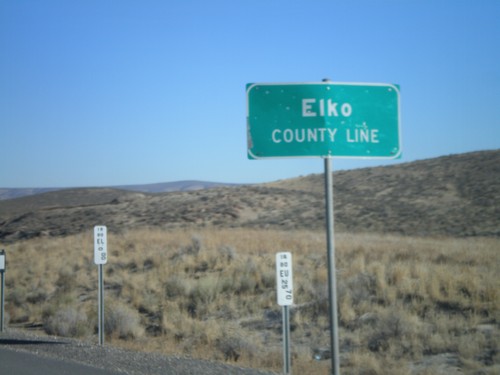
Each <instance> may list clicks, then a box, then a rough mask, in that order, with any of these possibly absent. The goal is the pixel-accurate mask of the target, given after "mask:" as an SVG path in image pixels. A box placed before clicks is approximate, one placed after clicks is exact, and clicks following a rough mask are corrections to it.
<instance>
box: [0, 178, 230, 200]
mask: <svg viewBox="0 0 500 375" xmlns="http://www.w3.org/2000/svg"><path fill="white" fill-rule="evenodd" d="M233 185H235V184H226V183H220V182H209V181H196V180H188V181H175V182H162V183H156V184H143V185H121V186H110V187H109V188H110V189H118V190H131V191H139V192H142V193H168V192H172V191H193V190H201V189H212V188H215V187H221V186H233ZM56 190H63V189H61V188H0V200H5V199H14V198H21V197H25V196H30V195H36V194H42V193H47V192H49V191H56Z"/></svg>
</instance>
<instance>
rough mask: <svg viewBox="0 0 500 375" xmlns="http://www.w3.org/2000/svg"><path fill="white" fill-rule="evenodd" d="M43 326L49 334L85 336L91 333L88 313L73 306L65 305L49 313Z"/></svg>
mask: <svg viewBox="0 0 500 375" xmlns="http://www.w3.org/2000/svg"><path fill="white" fill-rule="evenodd" d="M43 328H44V330H45V332H46V333H48V334H49V335H57V336H64V337H83V336H87V335H89V334H90V333H91V332H90V329H89V323H88V319H87V315H86V314H85V313H84V312H83V311H80V310H78V309H77V308H75V307H73V306H67V307H63V308H61V309H58V310H56V311H55V312H54V314H50V315H47V316H46V317H45V319H44V321H43Z"/></svg>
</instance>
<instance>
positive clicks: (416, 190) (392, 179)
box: [0, 150, 500, 242]
mask: <svg viewBox="0 0 500 375" xmlns="http://www.w3.org/2000/svg"><path fill="white" fill-rule="evenodd" d="M323 183H324V182H323V175H322V174H319V175H310V176H306V177H300V178H295V179H290V180H283V181H277V182H274V183H269V184H261V185H235V186H231V187H214V188H211V189H201V190H194V191H173V192H167V193H157V194H152V193H142V192H134V191H130V190H123V189H111V188H93V189H66V190H58V191H50V192H46V193H43V194H37V195H31V196H25V197H21V198H16V199H8V200H2V201H0V241H2V242H13V241H17V240H21V239H26V238H33V237H37V236H63V235H68V234H75V233H80V232H83V231H88V230H91V228H92V227H93V226H94V225H97V224H99V225H107V226H108V228H109V230H111V231H114V232H122V231H126V230H128V229H131V228H136V227H160V228H178V227H192V226H199V227H205V226H217V227H258V228H281V229H290V230H292V229H298V228H304V229H305V228H307V229H318V230H321V229H323V227H324V194H323V189H324V187H323ZM334 197H335V198H334V199H335V228H336V230H339V231H353V232H379V233H401V234H408V235H437V236H459V237H464V236H499V235H500V225H499V224H500V150H493V151H481V152H473V153H467V154H459V155H450V156H444V157H440V158H435V159H428V160H422V161H416V162H411V163H405V164H399V165H394V166H386V167H377V168H364V169H357V170H350V171H339V172H335V173H334Z"/></svg>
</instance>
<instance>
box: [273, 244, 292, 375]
mask: <svg viewBox="0 0 500 375" xmlns="http://www.w3.org/2000/svg"><path fill="white" fill-rule="evenodd" d="M276 289H277V300H278V305H280V306H283V309H282V310H283V373H284V374H285V375H289V374H291V367H292V366H291V356H290V310H289V308H290V305H292V304H293V273H292V254H291V253H289V252H281V253H277V254H276Z"/></svg>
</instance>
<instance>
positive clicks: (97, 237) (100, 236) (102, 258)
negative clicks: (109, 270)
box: [94, 225, 108, 345]
mask: <svg viewBox="0 0 500 375" xmlns="http://www.w3.org/2000/svg"><path fill="white" fill-rule="evenodd" d="M107 242H108V241H107V229H106V226H104V225H98V226H95V227H94V263H95V264H97V266H98V268H99V270H98V282H99V292H98V302H97V309H98V313H97V315H98V333H99V345H104V274H103V265H104V264H106V262H107V261H108V249H107Z"/></svg>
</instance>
